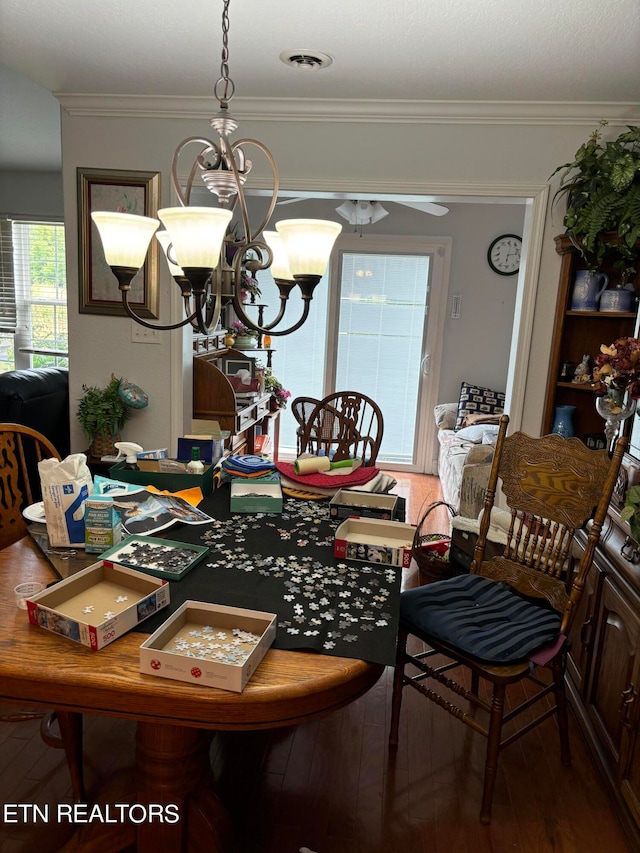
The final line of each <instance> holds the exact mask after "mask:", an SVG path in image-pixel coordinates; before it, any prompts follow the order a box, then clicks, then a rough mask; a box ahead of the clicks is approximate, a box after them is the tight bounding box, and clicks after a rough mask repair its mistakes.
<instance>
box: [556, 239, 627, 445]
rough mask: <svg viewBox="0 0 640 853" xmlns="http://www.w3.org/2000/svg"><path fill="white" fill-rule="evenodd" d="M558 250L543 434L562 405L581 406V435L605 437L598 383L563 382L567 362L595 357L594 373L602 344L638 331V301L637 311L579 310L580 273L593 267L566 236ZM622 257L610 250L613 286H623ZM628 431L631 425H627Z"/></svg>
mask: <svg viewBox="0 0 640 853" xmlns="http://www.w3.org/2000/svg"><path fill="white" fill-rule="evenodd" d="M555 242H556V251H557V252H558V254H559V255H560V256H561V258H562V264H561V267H560V278H559V284H558V298H557V302H556V313H555V319H554V329H553V338H552V347H551V355H550V359H549V372H548V375H547V387H546V393H545V401H544V410H543V417H542V433H543V434H545V433H548V432H551V429H552V427H553V422H554V416H555V410H556V407H557V406H575V411H574V413H573V428H574V432H575V435H576V436H577V437H578V438H580V439H582V440H583V441H585V440H587V438H588V436H590V435H601V434H602V433H603V431H604V421H603V419H602V418H601V417H600V415H599V414H598V413H597V411H596V406H595V399H596V398H595V394H594V387H593V384H592V383H591V382H585V383H576V382H570V381H569V382H567V381H563V378H562V376H561V371H562V366H563V365H564V364H565V363H567V362H569V363H573V364H574V365H579V364H580V362H581V361H582V358H583V356H584V355H589V356H590V362H589V367H590V370H591V372H593V368H594V366H595V357H596V356H597V355H598V353H599V352H600V346H601V345H602V344H611V343H613V341H615V340H616V339H617V338H620V337H626V336H631V335H634V333H635V331H636V321H637V302H636V301H635V299H634V303H633V306H634V307H633V310H632V311H576V310H571V305H572V296H573V288H574V285H575V281H576V273H577V272H579V271H580V270H587V269H588V265H587V263H586V261H585V260H584V259H583V258H582V256H581V254H580V251H579V249H578V248H577V247H576V246H575V245H574V243H572V241H571V239H570V238H569V237H567V236H566V235H565V234H562V235H560V236H558V237H556V238H555ZM617 260H618V257H617V255H616V253H615V252H613V251H612V252H610V253H609V254H608V255H607V256H606V257H605V260H604V262H603V264H602V266H601V269H600V270H599V272H603V273H605V274H606V275H607V276H608V280H609V283H608V287H609V288H614V287H615V286H616V285H618V284H620V280H621V270H620V269H619V268H618V267H617V265H616V261H617ZM630 283H631V284H632V285H633V286H634V288H635V291H636V297H637V294H638V292H640V274H638V273H636V274H635V276H634V277H633V278H631V279H630ZM625 428H626V429H628V428H629V425H628V424H627V425H626V427H625Z"/></svg>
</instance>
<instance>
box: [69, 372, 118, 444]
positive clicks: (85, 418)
mask: <svg viewBox="0 0 640 853" xmlns="http://www.w3.org/2000/svg"><path fill="white" fill-rule="evenodd" d="M82 390H83V392H84V393H83V395H82V397H81V398H80V400H79V402H78V408H77V410H76V417H77V418H78V422H79V424H80V426H81V427H82V431H83V432H84V433H85V435H86V436H87V438H88V439H89V442H90V445H89V456H94V457H98V458H99V457H101V456H105V455H107V454H112V453H115V448H114V442H115V441H118V440H119V433H120V430H121V429H122V427H123V426H124V424H125V422H126V421H127V420H128V418H129V415H130V412H129V407H128V405H127V403H126V401H125V399H123V397H122V396H121V395H120V380H119V379H117V378H116V377H115V376H112V377H111V381H110V382H109V384H108V385H107V387H106V388H98V387H97V386H95V385H83V386H82Z"/></svg>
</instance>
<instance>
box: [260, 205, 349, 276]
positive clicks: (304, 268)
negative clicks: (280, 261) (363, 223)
mask: <svg viewBox="0 0 640 853" xmlns="http://www.w3.org/2000/svg"><path fill="white" fill-rule="evenodd" d="M276 228H277V230H278V233H279V234H280V235H281V236H282V239H283V241H284V244H285V247H286V251H287V257H288V258H289V268H290V269H291V272H292V273H293V275H294V276H297V275H317V276H320V277H322V276H323V275H324V273H325V270H326V268H327V264H328V263H329V257H330V255H331V250H332V249H333V244H334V243H335V241H336V239H337V237H338V234H339V233H340V232H341V231H342V225H340V224H339V223H337V222H330V221H328V220H325V219H284V220H282V221H281V222H276Z"/></svg>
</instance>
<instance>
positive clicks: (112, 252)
mask: <svg viewBox="0 0 640 853" xmlns="http://www.w3.org/2000/svg"><path fill="white" fill-rule="evenodd" d="M91 218H92V219H93V221H94V222H95V224H96V228H97V229H98V233H99V234H100V239H101V240H102V248H103V250H104V256H105V258H106V261H107V263H108V264H109V266H110V267H132V268H134V269H140V267H141V266H142V264H143V263H144V259H145V256H146V254H147V249H148V248H149V243H150V242H151V238H152V237H153V233H154V231H155V230H156V229H157V228H158V226H159V225H160V223H159V222H158V220H157V219H151V218H150V217H149V216H136V215H134V214H133V213H112V212H108V211H95V212H94V213H92V214H91Z"/></svg>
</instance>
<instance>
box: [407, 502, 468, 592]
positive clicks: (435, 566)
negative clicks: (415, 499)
mask: <svg viewBox="0 0 640 853" xmlns="http://www.w3.org/2000/svg"><path fill="white" fill-rule="evenodd" d="M440 506H444V507H446V508H447V509H448V510H449V514H450V516H451V518H453V517H454V516H455V515H457V513H456V511H455V509H454V508H453V507H452V506H450V505H449V504H448V503H446V502H445V501H434V503H432V504H430V505H429V506H428V507H427V508H426V509H425V511H424V512H423V514H422V517H421V518H420V521H419V522H418V525H417V527H416V532H415V534H414V536H413V545H412V546H411V556H412V557H413V559H414V560H415V561H416V563H417V565H418V570H419V572H420V578H421V579H422V581H423V582H424V583H433V582H434V581H441V580H444V579H445V578H450V577H453V575H455V574H456V569H455V567H454V566H453V564H452V563H451V561H450V560H449V550H450V547H451V536H450V534H449V533H424V532H423V531H424V526H425V522H426V521H427V518H428V517H429V515H430V514H431V513H432V512H433V511H434V510H435V509H437V508H438V507H440Z"/></svg>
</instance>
